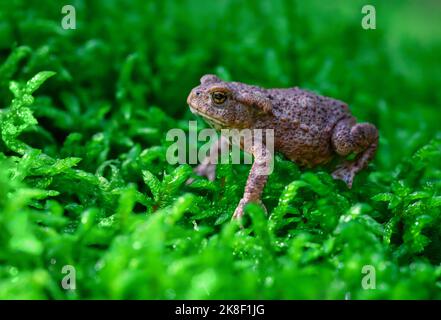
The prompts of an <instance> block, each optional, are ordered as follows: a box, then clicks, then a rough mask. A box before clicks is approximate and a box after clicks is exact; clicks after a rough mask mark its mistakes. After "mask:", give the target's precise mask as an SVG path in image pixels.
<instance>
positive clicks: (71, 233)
mask: <svg viewBox="0 0 441 320" xmlns="http://www.w3.org/2000/svg"><path fill="white" fill-rule="evenodd" d="M72 5H74V6H75V7H76V8H77V20H78V21H77V29H75V30H63V29H62V28H61V24H60V21H61V18H62V15H61V13H60V12H61V6H60V5H59V4H56V2H53V1H40V2H39V5H38V6H34V5H30V4H29V3H28V2H26V1H9V2H2V3H1V4H0V21H1V22H0V39H1V40H0V62H1V66H0V106H1V107H0V108H1V109H0V133H1V139H0V298H3V299H11V298H13V299H20V298H24V299H34V298H51V299H77V298H86V299H88V298H90V299H91V298H94V299H96V298H113V299H119V298H134V299H139V298H151V299H175V298H179V299H224V298H243V299H252V298H255V299H293V298H300V299H310V298H323V299H343V298H345V297H349V296H350V297H351V298H352V299H378V298H382V299H397V298H415V299H440V298H441V267H440V263H441V214H440V213H441V196H440V186H441V182H440V181H441V179H440V178H441V170H440V166H439V164H440V163H441V131H440V129H439V124H440V123H441V114H440V112H439V106H440V104H441V95H440V91H439V87H440V86H441V73H440V68H438V67H437V66H438V65H439V61H438V60H439V56H440V55H441V39H440V38H439V34H437V33H436V32H434V33H431V32H426V31H427V30H433V29H434V28H433V26H432V25H431V23H435V22H433V21H430V20H429V18H424V19H419V18H418V17H431V16H432V15H430V14H429V13H430V12H431V11H432V9H433V8H430V4H424V5H421V6H418V7H413V5H412V4H407V5H402V4H400V3H399V2H398V1H390V2H388V3H387V4H386V3H384V2H382V1H381V2H380V1H374V5H375V6H376V7H377V15H378V17H377V29H376V30H369V31H366V30H363V29H362V28H361V26H360V21H361V17H362V15H361V7H362V5H364V2H363V1H354V2H351V4H349V3H348V2H347V1H337V2H336V3H334V4H332V5H323V2H321V1H311V2H310V1H308V2H303V1H302V2H300V1H298V2H295V1H282V0H280V1H271V2H269V1H268V2H263V1H262V2H256V1H240V2H239V1H233V0H229V1H216V2H215V1H211V2H206V1H197V0H183V1H149V2H145V1H141V0H140V1H130V2H125V1H118V0H112V1H107V0H106V1H104V0H103V1H93V3H91V2H86V1H73V2H72ZM410 12H411V13H412V15H415V17H417V18H418V19H419V20H421V22H420V24H419V25H418V28H416V29H415V30H414V32H410V31H409V30H408V29H406V28H407V26H406V25H405V24H403V23H402V21H401V20H400V17H404V18H405V17H408V16H409V14H410ZM436 24H438V26H439V22H436ZM47 70H50V71H47ZM213 72H215V73H217V74H219V75H220V76H222V77H223V78H224V79H226V80H230V79H234V80H240V81H243V82H250V83H255V84H259V85H264V86H268V87H278V86H291V85H298V86H301V87H306V88H309V89H312V90H316V91H318V92H320V93H322V94H325V95H330V96H334V97H336V98H339V99H342V100H344V101H347V102H349V104H350V106H351V109H352V111H353V113H354V114H355V115H356V116H357V117H358V118H359V119H360V120H361V121H369V122H372V123H374V124H376V125H377V126H378V128H379V131H380V148H379V150H378V153H377V156H376V159H375V161H373V163H372V164H371V165H370V167H369V168H368V169H367V170H365V171H364V172H362V173H361V174H360V175H359V176H358V177H357V178H356V181H355V183H354V186H353V189H351V190H348V189H347V188H346V187H345V185H344V184H343V183H341V182H340V181H334V180H333V179H332V178H331V176H330V174H329V172H330V170H329V168H316V169H313V170H301V169H299V168H298V167H297V166H296V165H295V164H294V163H292V162H290V161H287V160H286V159H285V158H284V157H282V156H281V155H278V156H277V158H276V163H275V170H274V173H273V174H272V175H271V177H270V179H269V182H268V185H267V187H266V188H265V191H264V195H263V201H264V203H265V204H266V207H267V209H268V216H265V214H264V213H263V212H262V210H261V208H260V207H258V206H255V205H249V206H248V207H247V210H246V211H247V213H246V216H245V219H244V221H243V223H244V228H241V227H240V226H239V225H238V223H237V222H234V221H233V222H231V221H230V218H231V215H232V213H233V211H234V209H235V206H236V204H237V203H238V201H239V199H240V197H241V196H242V192H243V187H244V184H245V181H246V178H247V174H248V171H249V168H250V166H247V165H234V166H233V165H227V164H226V165H220V167H219V169H218V171H217V179H216V180H215V181H214V182H209V181H207V180H206V179H203V178H198V177H195V182H194V183H193V184H191V185H186V184H185V181H186V180H187V179H188V178H189V177H190V176H192V175H193V174H192V170H191V167H190V166H189V165H181V166H178V165H176V166H174V165H170V164H169V163H167V161H166V151H167V147H168V146H169V144H170V142H167V141H166V139H165V137H166V132H167V131H168V130H169V129H171V128H181V129H184V130H188V120H190V119H193V117H192V116H191V114H190V112H189V111H188V108H187V106H186V96H187V94H188V92H189V91H190V89H191V88H192V87H194V86H195V85H196V84H197V83H198V79H199V77H200V76H201V75H202V74H205V73H213ZM200 126H201V127H203V124H202V123H200ZM65 265H71V266H73V267H74V268H75V270H76V277H77V280H76V284H77V288H76V290H64V289H63V288H62V286H61V280H62V278H63V277H64V276H65V274H63V273H62V268H63V266H65ZM364 266H373V267H374V268H375V271H376V289H375V290H365V289H363V287H362V279H363V277H364V276H365V274H364V273H363V272H362V270H363V267H364Z"/></svg>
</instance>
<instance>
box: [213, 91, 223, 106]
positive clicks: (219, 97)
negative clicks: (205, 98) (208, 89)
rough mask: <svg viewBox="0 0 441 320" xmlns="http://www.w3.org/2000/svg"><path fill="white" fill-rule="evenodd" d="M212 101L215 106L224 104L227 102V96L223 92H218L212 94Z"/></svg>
mask: <svg viewBox="0 0 441 320" xmlns="http://www.w3.org/2000/svg"><path fill="white" fill-rule="evenodd" d="M211 99H213V102H214V103H215V104H222V103H224V102H225V100H227V95H226V94H225V93H223V92H220V91H216V92H213V93H212V94H211Z"/></svg>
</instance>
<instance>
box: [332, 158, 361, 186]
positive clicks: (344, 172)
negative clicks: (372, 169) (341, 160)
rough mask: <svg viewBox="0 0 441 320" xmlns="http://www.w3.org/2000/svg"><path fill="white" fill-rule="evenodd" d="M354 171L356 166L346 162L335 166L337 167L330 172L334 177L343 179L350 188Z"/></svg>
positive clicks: (355, 171)
mask: <svg viewBox="0 0 441 320" xmlns="http://www.w3.org/2000/svg"><path fill="white" fill-rule="evenodd" d="M356 173H357V170H356V168H354V166H353V165H352V164H351V163H349V162H348V163H345V164H343V165H341V166H339V167H337V169H336V170H335V171H334V172H333V173H332V177H333V178H334V179H339V180H343V181H344V182H345V183H346V185H347V186H348V188H349V189H351V188H352V183H353V182H354V177H355V174H356Z"/></svg>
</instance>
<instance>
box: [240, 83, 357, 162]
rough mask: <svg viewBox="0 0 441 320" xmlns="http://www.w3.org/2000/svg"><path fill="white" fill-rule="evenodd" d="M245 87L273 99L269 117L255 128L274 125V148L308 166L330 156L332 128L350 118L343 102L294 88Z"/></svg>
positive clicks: (325, 160) (331, 152)
mask: <svg viewBox="0 0 441 320" xmlns="http://www.w3.org/2000/svg"><path fill="white" fill-rule="evenodd" d="M244 89H245V88H244ZM247 89H248V90H250V91H254V92H256V91H258V92H259V93H260V94H262V95H264V96H266V97H267V98H268V99H270V100H271V102H272V113H273V115H272V118H266V119H262V120H261V121H260V123H259V124H257V127H261V128H274V130H275V148H276V150H277V151H280V152H282V153H283V154H285V155H286V156H287V157H288V158H290V159H291V160H293V161H295V162H297V163H299V164H301V165H305V166H310V167H311V166H315V165H317V164H321V163H325V162H327V161H329V160H330V159H331V158H332V156H333V150H332V146H331V136H332V130H333V128H334V126H335V125H336V123H337V122H338V121H339V120H341V119H343V118H345V117H351V114H350V111H349V109H348V107H347V105H346V103H344V102H342V101H340V100H336V99H333V98H328V97H324V96H320V95H317V94H315V93H313V92H311V91H307V90H302V89H299V88H297V87H294V88H288V89H263V88H259V87H255V86H253V87H252V88H247ZM247 89H245V90H246V91H248V90H247Z"/></svg>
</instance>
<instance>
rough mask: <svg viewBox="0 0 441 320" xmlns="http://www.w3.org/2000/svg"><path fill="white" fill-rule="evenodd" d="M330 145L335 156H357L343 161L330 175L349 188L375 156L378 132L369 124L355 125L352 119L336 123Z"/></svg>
mask: <svg viewBox="0 0 441 320" xmlns="http://www.w3.org/2000/svg"><path fill="white" fill-rule="evenodd" d="M332 145H333V147H334V150H335V151H336V152H337V154H339V155H341V156H347V155H349V154H350V153H355V154H357V157H356V158H355V160H353V161H345V162H344V163H343V164H342V165H340V166H338V168H337V169H336V170H335V171H334V172H333V173H332V176H333V177H334V178H335V179H340V180H343V181H344V182H346V184H347V185H348V187H349V188H351V187H352V182H353V180H354V177H355V175H356V174H357V173H358V172H359V171H360V170H362V169H363V168H365V167H366V166H367V165H368V163H369V161H371V160H372V158H373V157H374V155H375V152H376V150H377V146H378V130H377V128H376V127H375V126H374V125H372V124H370V123H358V124H356V123H355V119H354V118H349V119H344V120H341V121H339V122H338V123H337V125H336V126H335V128H334V131H333V134H332Z"/></svg>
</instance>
